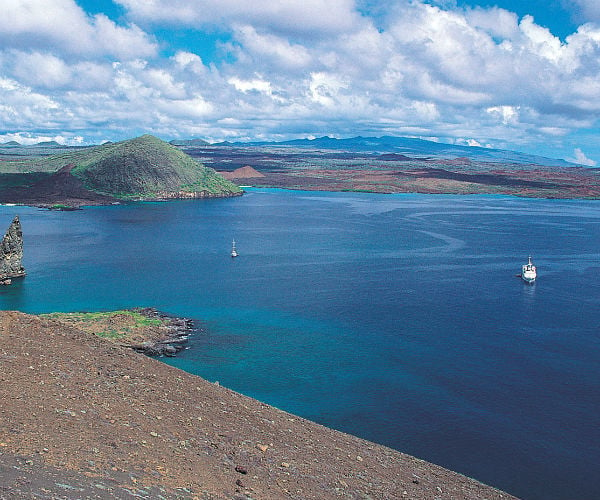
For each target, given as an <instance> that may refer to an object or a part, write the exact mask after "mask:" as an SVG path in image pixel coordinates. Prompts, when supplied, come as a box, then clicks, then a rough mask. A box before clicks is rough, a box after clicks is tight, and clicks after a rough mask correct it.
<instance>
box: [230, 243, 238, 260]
mask: <svg viewBox="0 0 600 500" xmlns="http://www.w3.org/2000/svg"><path fill="white" fill-rule="evenodd" d="M231 256H232V257H237V256H238V253H237V250H236V249H235V240H233V241H232V242H231Z"/></svg>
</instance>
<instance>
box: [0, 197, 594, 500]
mask: <svg viewBox="0 0 600 500" xmlns="http://www.w3.org/2000/svg"><path fill="white" fill-rule="evenodd" d="M15 214H19V215H20V217H21V221H22V224H23V229H24V233H25V262H24V264H25V266H26V268H27V271H28V276H27V277H26V278H25V279H23V280H18V281H16V282H15V284H14V285H13V286H11V287H5V288H2V289H0V308H2V309H19V310H22V311H27V312H34V313H38V312H49V311H59V310H60V311H75V310H109V309H115V308H123V307H132V306H155V307H157V308H159V309H162V310H164V311H166V312H169V313H172V314H175V315H183V316H189V317H192V318H195V319H198V320H201V324H202V326H203V332H202V333H199V334H198V335H196V336H195V338H194V339H193V341H192V343H191V347H190V349H188V350H186V351H184V352H182V353H180V355H179V357H177V358H175V359H168V360H166V361H167V362H169V363H170V364H173V365H175V366H178V367H180V368H182V369H184V370H186V371H189V372H193V373H197V374H199V375H201V376H203V377H205V378H207V379H208V380H218V381H219V382H220V383H221V384H222V385H225V386H228V387H231V388H233V389H235V390H238V391H240V392H242V393H244V394H247V395H249V396H252V397H255V398H258V399H260V400H262V401H265V402H268V403H271V404H273V405H275V406H278V407H280V408H282V409H285V410H287V411H290V412H292V413H296V414H299V415H302V416H304V417H306V418H309V419H312V420H316V421H318V422H320V423H323V424H325V425H328V426H331V427H334V428H337V429H340V430H343V431H346V432H349V433H352V434H356V435H359V436H361V437H364V438H367V439H370V440H373V441H376V442H379V443H383V444H386V445H388V446H391V447H393V448H396V449H398V450H401V451H404V452H407V453H410V454H413V455H416V456H418V457H420V458H423V459H426V460H430V461H432V462H435V463H438V464H441V465H443V466H445V467H448V468H450V469H453V470H457V471H459V472H462V473H464V474H466V475H469V476H472V477H475V478H477V479H479V480H481V481H483V482H486V483H488V484H492V485H494V486H497V487H499V488H502V489H505V490H507V491H509V492H511V493H513V494H516V495H519V496H521V497H523V498H528V499H565V500H566V499H574V498H577V499H593V498H600V476H599V475H598V474H597V469H598V466H599V464H600V417H599V415H600V328H599V327H600V314H599V313H600V247H599V244H600V202H595V201H558V200H528V199H518V198H511V197H501V196H437V195H372V194H348V193H308V192H289V191H279V190H251V191H250V192H249V193H247V194H246V195H244V196H243V197H241V198H232V199H223V200H205V201H181V202H170V203H146V204H133V205H127V206H112V207H97V208H86V209H85V210H83V211H76V212H49V211H43V210H37V209H34V208H24V207H0V229H1V228H4V227H7V226H8V224H9V223H10V220H11V218H12V216H13V215H15ZM234 237H235V239H236V241H237V246H238V251H239V253H240V256H239V257H238V258H237V259H232V258H231V257H230V256H229V251H230V245H231V239H232V238H234ZM529 254H531V255H532V256H533V259H534V263H535V264H536V265H537V266H538V276H539V277H538V281H537V282H536V283H535V284H534V285H526V284H525V283H523V282H522V281H521V280H520V279H518V278H517V277H515V274H517V273H519V271H520V266H521V264H523V263H524V262H525V261H526V259H527V256H528V255H529Z"/></svg>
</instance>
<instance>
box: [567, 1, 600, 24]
mask: <svg viewBox="0 0 600 500" xmlns="http://www.w3.org/2000/svg"><path fill="white" fill-rule="evenodd" d="M563 3H566V5H567V7H571V8H573V17H574V18H575V20H576V21H578V22H589V21H593V22H600V3H598V1H597V0H563Z"/></svg>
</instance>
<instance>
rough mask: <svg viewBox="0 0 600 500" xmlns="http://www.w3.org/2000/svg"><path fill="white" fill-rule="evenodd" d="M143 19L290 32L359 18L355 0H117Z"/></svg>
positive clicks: (337, 27)
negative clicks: (256, 0) (240, 25)
mask: <svg viewBox="0 0 600 500" xmlns="http://www.w3.org/2000/svg"><path fill="white" fill-rule="evenodd" d="M115 2H116V3H118V4H120V5H122V6H123V7H125V8H126V9H127V11H128V13H129V15H130V16H131V17H132V18H133V19H135V20H136V21H138V22H141V23H159V24H164V23H167V24H169V23H173V24H176V25H180V26H181V25H185V26H197V25H198V24H203V25H206V24H217V25H225V26H230V25H232V24H243V25H253V26H257V27H262V28H266V27H268V28H270V29H271V30H273V31H277V32H287V33H300V34H301V33H305V34H306V33H315V32H318V33H324V34H334V33H342V32H344V31H347V30H349V29H352V27H353V26H354V25H355V23H356V20H357V19H358V18H359V15H358V13H357V12H356V10H355V9H354V1H353V0H328V1H327V2H323V1H322V0H286V1H275V2H240V1H239V0H199V1H196V2H190V1H189V0H115Z"/></svg>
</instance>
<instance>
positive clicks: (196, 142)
mask: <svg viewBox="0 0 600 500" xmlns="http://www.w3.org/2000/svg"><path fill="white" fill-rule="evenodd" d="M169 144H172V145H173V146H184V147H185V146H192V147H193V146H208V145H209V144H210V142H208V141H205V140H203V139H173V140H172V141H169Z"/></svg>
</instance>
